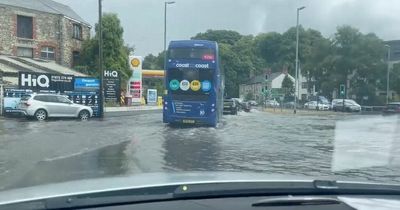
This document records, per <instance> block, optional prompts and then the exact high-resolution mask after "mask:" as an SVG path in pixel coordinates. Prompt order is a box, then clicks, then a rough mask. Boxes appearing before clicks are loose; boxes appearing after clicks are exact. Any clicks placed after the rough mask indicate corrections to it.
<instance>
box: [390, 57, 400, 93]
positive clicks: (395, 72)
mask: <svg viewBox="0 0 400 210" xmlns="http://www.w3.org/2000/svg"><path fill="white" fill-rule="evenodd" d="M390 89H391V90H393V91H396V93H397V94H400V64H399V63H397V64H394V65H393V68H392V69H391V72H390Z"/></svg>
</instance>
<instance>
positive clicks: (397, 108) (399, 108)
mask: <svg viewBox="0 0 400 210" xmlns="http://www.w3.org/2000/svg"><path fill="white" fill-rule="evenodd" d="M383 114H400V102H392V103H388V104H387V105H386V106H385V108H384V109H383Z"/></svg>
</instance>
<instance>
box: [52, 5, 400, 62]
mask: <svg viewBox="0 0 400 210" xmlns="http://www.w3.org/2000/svg"><path fill="white" fill-rule="evenodd" d="M56 1H58V2H60V3H63V4H66V5H69V6H70V7H71V8H72V9H74V10H75V11H76V12H77V13H78V14H79V15H80V16H81V17H82V18H84V19H85V20H86V21H88V22H89V23H91V24H92V25H94V23H96V22H97V19H98V15H97V10H98V7H97V2H98V1H97V0H56ZM175 1H176V3H175V4H173V5H169V6H168V18H167V19H168V24H167V27H168V33H167V34H168V36H167V38H168V40H171V39H189V38H190V37H192V36H194V35H195V34H197V33H198V32H204V31H206V30H207V29H230V30H235V31H238V32H240V33H242V34H253V35H256V34H258V33H263V32H270V31H277V32H283V31H285V30H287V29H288V28H289V27H291V26H294V25H295V24H296V8H297V7H299V6H303V5H304V6H306V7H307V8H306V9H305V10H303V11H301V16H300V22H301V24H302V25H303V26H304V27H306V28H313V29H317V30H319V31H321V32H322V33H323V35H324V36H326V37H330V36H332V35H333V34H334V33H335V30H336V27H337V26H338V25H343V24H348V25H352V26H354V27H357V28H359V29H360V30H361V31H362V32H364V33H366V32H374V33H376V34H377V35H378V36H379V37H381V38H382V39H385V40H391V39H399V38H400V27H399V24H400V16H399V15H398V14H399V12H400V1H399V0H242V1H237V0H201V1H200V0H175ZM103 10H104V12H114V13H117V14H118V16H119V18H120V19H121V22H122V26H123V27H124V31H125V32H124V39H125V42H126V43H129V44H130V45H134V46H135V48H136V52H135V54H136V55H143V56H145V55H147V54H148V53H153V54H157V53H158V52H160V51H161V50H162V49H163V30H164V28H163V27H164V25H163V24H164V1H163V0H103Z"/></svg>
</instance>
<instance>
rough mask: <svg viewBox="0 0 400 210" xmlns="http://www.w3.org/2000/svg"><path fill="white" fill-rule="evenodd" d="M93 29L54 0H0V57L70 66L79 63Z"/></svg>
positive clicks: (70, 10)
mask: <svg viewBox="0 0 400 210" xmlns="http://www.w3.org/2000/svg"><path fill="white" fill-rule="evenodd" d="M90 28H91V26H90V25H89V24H88V23H87V22H85V21H84V20H83V19H82V18H81V17H80V16H79V15H78V14H76V13H75V12H74V11H73V10H72V9H71V8H70V7H68V6H66V5H63V4H60V3H57V2H55V1H52V0H0V54H2V55H9V56H19V57H28V58H34V59H45V60H54V61H55V62H56V63H58V64H61V65H63V66H66V67H73V66H74V64H76V63H77V62H78V61H79V58H80V51H81V48H82V42H83V41H84V40H86V39H89V38H90Z"/></svg>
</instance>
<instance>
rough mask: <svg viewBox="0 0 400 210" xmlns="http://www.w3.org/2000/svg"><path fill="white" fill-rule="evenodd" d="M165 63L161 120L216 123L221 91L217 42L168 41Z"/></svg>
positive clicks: (219, 112)
mask: <svg viewBox="0 0 400 210" xmlns="http://www.w3.org/2000/svg"><path fill="white" fill-rule="evenodd" d="M166 62H167V63H166V73H165V84H166V90H167V94H166V95H165V96H164V104H163V122H164V123H170V124H197V125H199V124H200V125H209V126H216V125H217V123H218V121H219V119H220V118H221V116H222V111H223V110H222V107H223V104H222V103H223V102H222V101H223V91H224V81H223V78H224V77H223V73H222V71H221V69H220V68H219V58H218V44H217V43H216V42H213V41H205V40H183V41H171V42H170V44H169V46H168V51H167V60H166Z"/></svg>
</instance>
